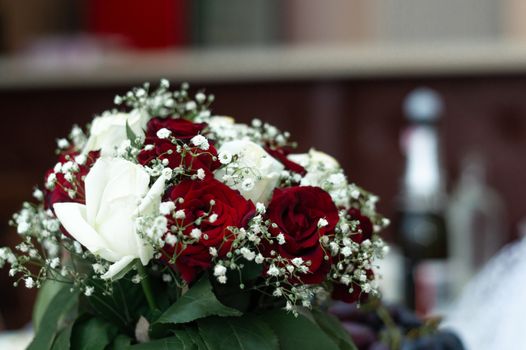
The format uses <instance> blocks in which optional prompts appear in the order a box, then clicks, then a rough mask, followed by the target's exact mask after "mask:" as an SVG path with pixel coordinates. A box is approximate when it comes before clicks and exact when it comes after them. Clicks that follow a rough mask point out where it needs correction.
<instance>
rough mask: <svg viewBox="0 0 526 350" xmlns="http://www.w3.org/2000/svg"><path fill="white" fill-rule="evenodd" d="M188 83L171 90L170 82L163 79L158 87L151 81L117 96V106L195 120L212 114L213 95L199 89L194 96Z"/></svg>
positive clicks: (156, 115)
mask: <svg viewBox="0 0 526 350" xmlns="http://www.w3.org/2000/svg"><path fill="white" fill-rule="evenodd" d="M189 88H190V87H189V85H188V83H183V84H181V86H180V88H179V89H178V90H175V91H170V82H169V81H168V80H166V79H162V80H161V81H160V83H159V86H158V87H157V88H156V89H152V88H151V85H150V83H144V84H143V85H142V86H141V87H137V88H134V89H132V90H130V91H128V92H127V93H126V94H124V95H122V96H120V95H117V96H115V99H114V103H115V104H116V105H117V106H126V107H129V108H131V109H134V110H139V111H143V112H146V113H148V115H150V116H151V117H176V118H185V119H188V120H194V119H197V118H206V117H209V116H210V109H209V108H210V105H211V103H212V102H213V101H214V96H213V95H206V94H205V93H204V91H199V92H198V93H197V94H196V95H195V96H194V97H193V98H192V96H191V95H190V93H189Z"/></svg>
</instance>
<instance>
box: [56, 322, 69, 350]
mask: <svg viewBox="0 0 526 350" xmlns="http://www.w3.org/2000/svg"><path fill="white" fill-rule="evenodd" d="M72 330H73V324H70V325H69V326H67V327H66V328H64V329H63V330H61V331H60V332H59V333H58V335H57V337H56V338H55V341H54V342H53V347H52V348H51V349H52V350H69V349H70V348H71V343H70V339H71V331H72Z"/></svg>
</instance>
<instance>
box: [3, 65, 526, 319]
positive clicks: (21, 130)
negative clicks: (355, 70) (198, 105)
mask: <svg viewBox="0 0 526 350" xmlns="http://www.w3.org/2000/svg"><path fill="white" fill-rule="evenodd" d="M419 86H428V87H431V88H434V89H436V90H437V91H438V92H439V93H441V94H442V96H443V98H444V100H445V104H446V109H445V116H444V119H443V121H442V124H441V135H442V141H443V151H444V161H445V164H446V170H447V174H448V180H449V183H448V185H449V188H451V184H453V183H454V181H455V180H456V178H457V176H458V171H459V164H460V161H461V159H462V157H463V156H464V155H465V154H466V153H467V152H470V151H473V150H476V151H479V152H481V153H482V154H483V155H484V156H485V158H486V161H487V164H488V167H489V169H488V170H489V171H488V175H489V182H490V184H491V185H492V186H493V187H495V188H496V189H497V190H498V191H499V192H500V193H501V195H502V196H503V198H504V200H505V202H506V205H507V210H508V221H507V222H508V224H507V226H506V227H503V228H502V232H503V234H504V235H506V238H507V239H508V240H511V239H513V238H514V237H516V229H515V228H516V225H517V223H518V222H519V220H520V219H521V218H523V217H524V216H525V215H526V201H525V200H524V198H526V187H525V186H523V181H524V179H525V178H526V75H524V74H522V75H514V76H513V77H512V76H487V77H484V76H477V77H467V76H466V77H441V78H426V77H420V78H412V79H365V80H342V81H338V80H327V81H321V80H319V81H296V82H278V81H275V82H266V83H235V84H232V83H213V84H205V83H199V84H195V85H194V87H195V88H201V87H206V88H207V90H208V92H211V93H214V94H215V95H216V102H215V104H214V108H213V111H214V112H215V113H216V114H220V115H221V114H226V115H231V116H234V117H236V118H238V119H239V120H241V121H249V120H250V119H251V118H253V117H258V118H261V119H264V120H267V121H269V122H270V123H273V124H275V125H277V126H278V127H280V128H281V129H284V130H288V131H290V132H291V133H292V135H293V137H294V138H295V139H296V140H297V141H299V144H300V150H301V151H306V150H307V149H308V148H309V147H310V146H313V147H316V148H318V149H320V150H323V151H325V152H328V153H331V154H333V155H334V156H336V157H337V158H338V159H339V160H340V161H341V164H342V165H343V167H344V168H345V169H346V171H347V174H348V175H349V178H350V179H351V180H352V181H356V182H357V183H358V184H360V185H362V186H363V187H365V188H367V189H370V190H372V191H373V192H375V193H377V194H378V195H380V196H381V198H382V201H381V203H380V210H381V211H382V212H383V213H385V214H386V215H387V216H388V217H393V215H394V213H395V211H396V205H395V203H396V201H395V198H396V194H397V191H398V188H399V183H400V177H401V175H402V171H403V165H404V158H403V156H402V154H401V152H400V150H399V141H398V140H399V134H400V131H401V129H402V127H403V126H404V125H405V121H404V118H403V115H402V111H401V105H402V101H403V99H404V97H405V96H406V94H407V93H408V92H409V91H411V90H412V89H413V88H415V87H419ZM126 90H127V88H125V87H119V86H114V87H108V86H105V87H100V88H92V87H90V88H68V87H64V88H60V89H56V88H55V89H40V90H37V89H21V90H16V91H9V90H2V91H0V115H1V119H0V121H1V123H2V127H1V128H0V146H1V147H0V159H1V161H0V184H2V188H1V190H0V223H1V224H0V245H4V244H11V245H13V244H15V242H16V236H15V235H14V233H13V231H12V229H10V228H8V226H7V221H8V220H9V218H10V216H11V214H12V213H13V212H14V211H16V210H17V209H18V208H19V207H20V205H21V203H22V201H24V200H28V199H30V197H31V192H32V187H33V186H34V185H35V184H41V183H42V177H43V174H44V172H45V171H46V169H48V168H49V167H51V166H53V165H54V164H55V158H54V154H53V150H54V148H55V139H56V138H58V137H62V136H64V135H66V134H67V132H68V131H69V129H70V127H71V125H72V124H73V123H79V124H83V123H86V122H88V121H89V120H90V119H91V118H92V117H93V116H94V115H95V114H96V113H98V112H101V111H103V110H104V109H106V108H109V107H111V106H112V100H113V96H114V95H115V94H116V93H122V92H125V91H126ZM391 234H392V233H389V232H388V233H387V235H388V236H389V235H391ZM11 283H12V281H10V280H9V278H8V277H7V270H6V269H4V270H1V271H0V295H1V298H0V311H1V312H2V313H3V314H4V316H5V319H6V326H7V327H9V328H16V327H21V326H23V325H24V324H25V323H26V322H27V321H28V320H29V318H30V313H31V306H32V305H31V302H32V298H33V297H34V292H33V291H27V290H26V289H25V288H23V287H19V288H17V289H13V288H11Z"/></svg>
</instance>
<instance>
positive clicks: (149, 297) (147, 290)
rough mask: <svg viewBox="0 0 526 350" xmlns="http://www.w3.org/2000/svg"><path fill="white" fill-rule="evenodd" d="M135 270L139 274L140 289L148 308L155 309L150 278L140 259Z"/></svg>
mask: <svg viewBox="0 0 526 350" xmlns="http://www.w3.org/2000/svg"><path fill="white" fill-rule="evenodd" d="M137 271H138V272H139V275H140V276H141V285H142V291H143V293H144V296H145V297H146V301H147V302H148V306H149V307H150V310H152V311H153V310H155V309H157V305H156V304H155V299H154V297H153V292H152V286H151V285H150V278H149V277H148V274H147V273H146V271H145V270H144V266H142V263H141V262H140V261H138V262H137Z"/></svg>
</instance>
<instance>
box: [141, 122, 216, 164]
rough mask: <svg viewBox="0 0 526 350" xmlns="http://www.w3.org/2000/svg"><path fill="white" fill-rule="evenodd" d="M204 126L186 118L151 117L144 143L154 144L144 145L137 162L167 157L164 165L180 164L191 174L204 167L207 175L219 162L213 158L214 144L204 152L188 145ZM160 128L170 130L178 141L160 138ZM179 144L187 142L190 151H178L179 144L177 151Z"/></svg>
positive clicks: (147, 161) (146, 162) (143, 162)
mask: <svg viewBox="0 0 526 350" xmlns="http://www.w3.org/2000/svg"><path fill="white" fill-rule="evenodd" d="M205 127H206V124H205V123H193V122H191V121H189V120H186V119H172V118H153V119H151V120H150V121H149V122H148V125H147V129H146V138H145V142H144V145H145V146H147V145H151V146H153V147H151V146H150V147H146V148H145V149H143V150H142V151H141V152H140V153H139V156H138V158H137V159H138V161H139V163H140V164H142V165H148V164H149V163H150V162H151V161H152V160H154V159H159V160H164V159H166V160H167V161H168V165H167V166H168V167H170V168H172V169H174V168H176V167H179V166H182V167H184V168H185V169H187V170H190V172H192V173H195V172H196V171H197V170H198V169H203V170H204V171H205V173H207V174H209V173H210V172H212V171H214V170H215V169H217V168H218V167H219V165H220V163H219V161H217V158H216V160H215V161H214V157H217V150H216V149H215V147H214V146H213V145H210V148H209V149H208V150H206V151H205V150H202V149H200V148H198V147H194V146H191V145H190V140H191V139H192V138H193V137H194V136H196V135H198V134H199V133H201V132H202V131H203V129H204V128H205ZM163 128H165V129H168V130H170V131H171V136H172V137H174V138H176V139H177V141H178V142H180V143H179V144H174V143H172V141H171V140H170V139H168V138H164V139H161V138H159V137H158V136H157V132H158V131H159V130H161V129H163ZM178 145H179V146H182V145H188V146H189V147H190V152H187V151H184V150H183V151H182V153H181V148H180V147H179V151H180V152H177V150H178V147H177V146H178Z"/></svg>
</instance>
